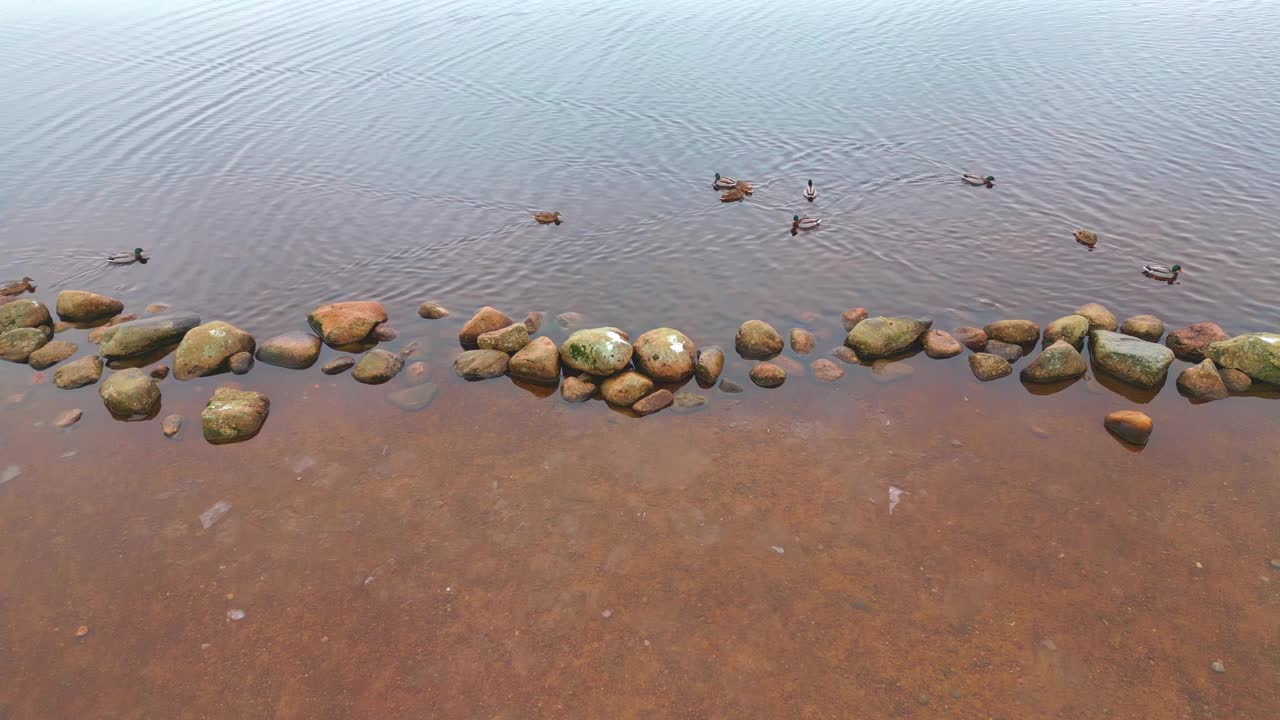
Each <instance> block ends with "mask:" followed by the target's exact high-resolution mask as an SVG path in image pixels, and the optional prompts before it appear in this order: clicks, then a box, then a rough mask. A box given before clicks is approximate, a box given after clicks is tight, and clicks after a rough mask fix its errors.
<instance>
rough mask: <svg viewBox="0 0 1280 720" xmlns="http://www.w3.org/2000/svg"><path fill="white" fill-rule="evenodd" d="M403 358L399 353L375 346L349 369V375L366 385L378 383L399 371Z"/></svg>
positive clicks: (402, 365)
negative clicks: (353, 367)
mask: <svg viewBox="0 0 1280 720" xmlns="http://www.w3.org/2000/svg"><path fill="white" fill-rule="evenodd" d="M403 367H404V358H402V357H400V355H399V354H397V353H393V352H390V351H388V350H383V349H382V348H375V349H373V350H370V351H369V352H367V353H365V354H364V356H363V357H361V358H360V361H359V362H357V363H356V366H355V369H353V370H352V371H351V377H353V378H355V379H356V381H357V382H362V383H364V384H366V385H380V384H382V383H384V382H386V381H388V380H390V379H391V378H393V377H395V376H396V375H398V374H399V373H400V369H401V368H403Z"/></svg>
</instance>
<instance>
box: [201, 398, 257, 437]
mask: <svg viewBox="0 0 1280 720" xmlns="http://www.w3.org/2000/svg"><path fill="white" fill-rule="evenodd" d="M270 411H271V400H270V399H269V398H267V396H266V395H264V394H262V393H260V392H253V391H251V390H236V389H233V388H230V387H220V388H218V389H217V390H215V391H214V392H213V397H211V398H209V402H208V403H207V404H206V405H205V406H204V410H203V411H202V412H201V413H200V426H201V429H202V430H203V432H204V439H205V440H208V441H209V442H211V443H214V444H222V443H230V442H237V441H240V440H248V439H249V438H251V437H253V436H254V435H257V434H258V431H259V430H261V429H262V424H263V423H264V422H266V420H267V414H268V413H269V412H270Z"/></svg>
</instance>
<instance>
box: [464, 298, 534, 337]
mask: <svg viewBox="0 0 1280 720" xmlns="http://www.w3.org/2000/svg"><path fill="white" fill-rule="evenodd" d="M513 322H514V321H513V320H512V319H511V318H509V317H507V316H506V315H505V314H503V313H502V312H499V311H498V310H495V309H494V308H491V307H489V306H488V305H485V306H484V307H482V308H480V309H479V310H477V311H476V314H475V315H472V316H471V319H470V320H468V321H467V322H466V324H464V325H463V326H462V330H461V331H460V332H459V333H458V341H459V342H461V343H462V346H463V347H476V341H477V340H478V339H479V337H480V336H481V335H483V334H484V333H487V332H493V331H494V330H501V329H502V328H504V327H507V326H508V325H511V324H512V323H513ZM526 330H527V328H526Z"/></svg>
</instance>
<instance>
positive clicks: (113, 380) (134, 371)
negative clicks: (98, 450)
mask: <svg viewBox="0 0 1280 720" xmlns="http://www.w3.org/2000/svg"><path fill="white" fill-rule="evenodd" d="M64 369H65V368H64ZM98 395H99V396H100V397H101V398H102V403H103V404H104V405H106V406H107V410H110V411H111V414H112V415H114V416H115V417H117V418H120V419H123V420H135V419H140V418H145V417H148V416H150V415H151V413H152V412H154V411H155V409H156V406H158V405H159V404H160V388H159V387H157V386H156V381H155V380H154V379H152V377H151V376H150V375H148V374H147V373H145V372H143V371H142V370H140V369H138V368H129V369H128V370H121V371H119V372H114V373H111V374H110V375H108V376H107V379H106V380H104V381H102V385H101V386H100V387H99V388H98Z"/></svg>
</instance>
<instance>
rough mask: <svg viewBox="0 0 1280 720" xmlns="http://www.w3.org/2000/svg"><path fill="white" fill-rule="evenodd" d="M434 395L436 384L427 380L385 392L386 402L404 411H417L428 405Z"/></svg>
mask: <svg viewBox="0 0 1280 720" xmlns="http://www.w3.org/2000/svg"><path fill="white" fill-rule="evenodd" d="M435 397H436V385H435V383H430V382H429V383H423V384H422V385H413V386H410V387H407V388H403V389H400V390H393V391H392V392H389V393H387V402H389V403H391V404H392V405H394V406H396V407H397V408H400V409H401V410H404V411H405V412H417V411H419V410H422V409H423V408H425V407H427V406H428V405H430V404H431V401H432V400H434V399H435Z"/></svg>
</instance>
